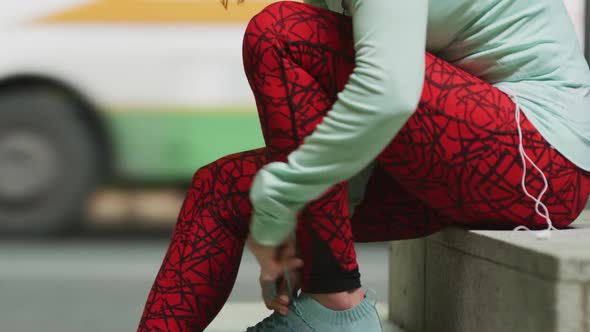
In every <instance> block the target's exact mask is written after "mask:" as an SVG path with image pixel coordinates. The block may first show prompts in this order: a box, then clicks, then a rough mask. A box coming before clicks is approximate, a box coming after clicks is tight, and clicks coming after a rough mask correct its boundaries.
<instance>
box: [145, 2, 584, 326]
mask: <svg viewBox="0 0 590 332" xmlns="http://www.w3.org/2000/svg"><path fill="white" fill-rule="evenodd" d="M244 66H245V70H246V74H247V76H248V80H249V81H250V85H251V87H252V90H253V92H254V95H255V97H256V102H257V106H258V111H259V113H260V122H261V125H262V130H263V134H264V138H265V143H266V148H261V149H256V150H251V151H245V152H241V153H236V154H232V155H229V156H226V157H224V158H221V159H219V160H217V161H215V162H213V163H211V164H209V165H207V166H205V167H202V168H201V169H199V170H198V171H197V172H196V174H195V175H194V177H193V179H192V185H191V188H190V189H189V191H188V194H187V196H186V199H185V201H184V204H183V206H182V209H181V211H180V215H179V217H178V221H177V224H176V226H175V229H174V233H173V236H172V240H171V243H170V247H169V249H168V252H167V254H166V257H165V259H164V262H163V264H162V266H161V269H160V272H159V273H158V275H157V278H156V280H155V282H154V285H153V287H152V290H151V293H150V294H149V297H148V300H147V304H146V307H145V311H144V315H143V317H142V320H141V323H140V326H139V331H202V330H203V329H204V328H205V327H206V326H207V325H208V324H209V323H210V322H211V320H213V318H214V317H215V315H216V314H217V313H218V312H219V310H220V309H221V307H222V306H223V304H224V303H225V301H226V299H227V297H228V296H229V293H230V291H231V289H232V287H233V284H234V281H235V278H236V275H237V272H238V268H239V265H240V259H241V256H242V251H243V248H244V242H245V239H246V237H247V234H248V226H249V221H250V216H251V212H252V206H251V204H250V201H249V198H248V193H249V189H250V184H251V182H252V179H253V177H254V175H255V174H256V172H257V170H258V169H259V168H260V167H262V166H263V165H265V164H266V163H268V162H271V161H285V160H286V157H287V155H288V154H289V153H290V152H291V151H293V150H294V149H296V148H297V146H299V144H301V143H302V139H303V138H304V137H305V136H307V135H309V134H310V133H312V132H313V130H314V128H315V127H316V126H317V125H318V123H320V122H321V121H322V118H323V116H324V115H325V114H326V112H327V111H328V110H330V107H331V105H332V104H333V102H334V101H335V99H336V95H337V93H338V92H339V91H340V90H342V88H343V86H344V85H345V84H346V82H347V79H348V77H349V75H350V73H351V71H352V69H353V66H354V50H353V44H352V27H351V20H350V19H349V18H347V17H344V16H342V15H339V14H336V13H331V12H328V11H326V10H322V9H319V8H315V7H312V6H308V5H304V4H301V3H294V2H279V3H277V4H273V5H271V6H269V7H268V8H266V9H265V10H264V11H263V12H261V13H260V14H259V15H257V16H256V17H255V18H254V19H253V20H252V21H251V22H250V24H249V25H248V28H247V31H246V34H245V38H244ZM514 109H515V105H514V104H513V102H512V101H511V99H510V98H509V97H508V96H506V95H505V94H503V93H502V92H500V91H499V90H497V89H496V88H494V87H493V86H491V85H490V84H488V83H486V82H483V81H481V80H480V79H478V78H476V77H474V76H472V75H470V74H468V73H466V72H464V71H462V70H460V69H458V68H456V67H453V66H452V65H450V64H449V63H447V62H445V61H443V60H441V59H439V58H437V57H435V56H433V55H431V54H426V76H425V82H424V89H423V93H422V98H421V100H420V103H419V106H418V109H417V110H416V112H415V114H414V115H413V116H412V117H411V118H410V119H409V121H408V122H407V124H406V125H405V127H404V128H403V129H402V130H401V132H399V133H398V134H397V136H395V138H393V139H392V141H391V144H390V145H389V146H388V147H387V148H386V149H384V150H383V152H382V153H381V154H380V155H379V156H378V157H377V166H376V167H375V168H374V170H373V172H372V174H371V177H370V180H369V182H368V185H367V186H366V194H365V196H364V199H363V201H362V202H361V204H360V205H359V206H358V207H357V208H356V209H355V211H354V214H353V215H352V216H351V215H349V211H348V206H347V191H346V183H345V182H343V183H340V184H338V185H336V186H334V187H333V188H332V189H331V190H329V191H328V192H327V193H326V194H325V195H323V196H322V197H321V198H320V199H318V200H316V201H314V202H312V203H310V204H309V205H308V206H307V207H306V208H305V209H304V210H303V211H302V213H300V215H299V225H298V228H297V239H298V246H299V248H300V251H301V255H302V257H303V259H304V261H305V268H304V271H303V274H302V275H303V289H304V290H305V291H308V292H332V291H338V290H344V289H352V288H355V287H358V286H360V282H359V273H358V266H357V263H356V254H355V251H354V246H353V242H355V241H358V242H367V241H390V240H398V239H408V238H416V237H422V236H426V235H429V234H431V233H434V232H436V231H439V230H440V229H442V228H443V227H445V226H447V225H450V224H455V225H467V226H469V227H477V228H504V229H510V228H513V227H516V226H518V225H526V226H529V227H532V228H540V227H544V225H545V221H544V219H543V218H541V217H539V216H537V215H536V214H535V212H534V203H533V201H532V200H531V199H529V198H527V197H526V196H525V195H524V193H523V191H522V189H521V186H520V181H521V177H522V174H523V169H522V166H521V161H520V155H519V152H518V141H517V138H518V137H517V127H516V122H515V114H514ZM520 125H521V127H522V130H523V135H524V147H525V150H526V152H527V153H528V155H529V156H531V158H532V159H533V160H534V161H535V163H536V164H537V165H538V166H539V167H540V168H541V169H542V170H543V172H544V174H545V176H546V177H547V179H548V180H549V189H548V191H547V193H546V194H545V196H544V199H543V202H544V203H545V204H546V205H547V207H548V209H549V212H550V213H551V218H552V220H553V222H554V224H555V225H556V226H557V227H566V226H568V225H569V224H570V223H571V222H572V221H573V220H574V219H575V218H576V217H577V216H578V215H579V214H580V213H581V211H582V209H583V207H584V205H585V202H586V200H587V198H588V194H589V191H590V176H589V174H588V172H584V171H582V170H581V169H579V168H577V167H576V166H575V165H573V164H572V163H571V162H570V161H568V160H567V159H565V158H564V157H563V156H562V155H561V154H560V153H559V152H558V151H556V150H554V149H553V148H552V147H551V146H550V145H549V144H548V143H547V142H546V141H545V140H544V139H543V137H541V135H540V134H539V133H538V132H537V131H536V130H535V128H533V126H532V125H531V124H530V122H529V121H528V120H527V119H526V118H525V117H524V116H522V117H521V121H520ZM351 153H354V151H351ZM529 169H532V168H530V167H529ZM526 185H527V188H528V189H529V191H532V192H534V193H538V192H539V191H540V190H541V189H542V188H543V181H542V178H541V176H540V175H539V174H538V173H537V172H534V171H530V172H529V173H528V175H527V178H526Z"/></svg>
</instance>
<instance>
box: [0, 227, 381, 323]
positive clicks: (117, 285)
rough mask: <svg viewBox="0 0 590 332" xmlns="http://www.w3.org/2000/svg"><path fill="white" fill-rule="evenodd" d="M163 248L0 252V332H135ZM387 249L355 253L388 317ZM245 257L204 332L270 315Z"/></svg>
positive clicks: (36, 247) (134, 245)
mask: <svg viewBox="0 0 590 332" xmlns="http://www.w3.org/2000/svg"><path fill="white" fill-rule="evenodd" d="M166 245H167V241H164V240H155V241H148V240H137V239H131V240H126V239H118V240H116V241H113V240H105V239H94V238H78V239H70V240H62V241H31V240H28V241H16V240H15V241H7V240H6V239H4V240H3V241H2V243H1V244H0V331H7V332H31V331H50V332H53V331H55V332H80V331H85V332H111V331H112V332H121V331H134V330H135V329H136V326H137V322H138V320H139V317H140V314H141V311H142V309H143V304H144V301H145V299H146V297H147V293H148V290H149V287H150V286H151V283H152V281H153V278H154V276H155V274H156V272H157V269H158V268H159V265H160V262H161V259H162V257H163V255H164V252H165V250H166ZM387 250H388V247H387V245H385V244H376V245H360V246H359V250H358V251H359V261H360V264H361V269H362V270H361V272H362V273H363V280H364V283H365V286H366V287H370V288H373V289H375V290H376V292H377V300H378V301H379V303H380V311H381V312H382V313H383V314H386V312H387V307H386V306H387V302H386V299H387V291H388V290H387V283H388V282H387V280H388V268H387V264H388V253H387ZM257 280H258V267H257V265H256V264H255V261H254V258H253V257H252V256H251V255H250V254H249V253H248V254H246V255H245V256H244V258H243V263H242V266H241V270H240V273H239V275H238V280H237V282H236V286H235V288H234V291H233V293H232V295H231V297H230V302H229V305H228V306H227V307H226V308H224V310H223V311H222V313H221V314H220V315H219V316H218V318H217V319H216V321H215V322H214V323H213V325H212V326H211V328H210V329H208V331H212V332H226V331H227V332H234V331H235V332H238V331H243V330H245V328H246V326H248V325H254V324H255V323H256V322H258V321H259V320H260V319H262V318H263V317H265V316H266V315H268V314H269V312H268V311H267V310H266V309H265V308H264V307H263V305H262V304H261V302H260V301H259V286H258V282H257Z"/></svg>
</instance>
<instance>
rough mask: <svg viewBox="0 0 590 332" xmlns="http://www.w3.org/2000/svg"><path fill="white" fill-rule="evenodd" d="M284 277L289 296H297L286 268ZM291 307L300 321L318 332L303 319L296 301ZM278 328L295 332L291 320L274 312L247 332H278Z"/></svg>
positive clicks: (315, 331)
mask: <svg viewBox="0 0 590 332" xmlns="http://www.w3.org/2000/svg"><path fill="white" fill-rule="evenodd" d="M284 276H285V279H286V282H287V292H288V294H289V295H287V296H290V295H291V294H295V293H293V286H292V285H291V278H289V270H288V269H287V268H286V267H285V268H284ZM290 307H291V308H292V311H293V312H294V313H295V315H296V316H297V317H298V318H299V319H301V321H303V322H304V323H305V325H307V326H308V327H309V329H310V330H311V331H313V332H318V331H317V330H316V329H315V328H314V327H313V326H312V325H311V323H310V322H309V321H307V320H306V319H305V317H303V314H302V312H301V310H300V309H299V307H298V306H297V302H296V301H293V302H292V304H291V306H290ZM277 327H286V328H287V329H289V330H290V331H294V329H293V327H292V326H291V325H290V324H289V320H288V319H287V316H283V315H281V314H279V313H277V312H274V313H273V314H272V315H270V316H268V317H266V318H265V319H263V320H262V321H261V322H259V323H258V324H256V325H254V326H252V327H248V328H247V329H246V332H272V331H276V328H277Z"/></svg>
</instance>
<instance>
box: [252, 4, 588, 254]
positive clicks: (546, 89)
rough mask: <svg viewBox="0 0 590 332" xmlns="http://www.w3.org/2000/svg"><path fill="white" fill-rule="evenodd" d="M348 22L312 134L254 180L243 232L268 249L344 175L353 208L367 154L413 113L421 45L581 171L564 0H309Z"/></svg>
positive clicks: (584, 100)
mask: <svg viewBox="0 0 590 332" xmlns="http://www.w3.org/2000/svg"><path fill="white" fill-rule="evenodd" d="M305 2H307V3H310V4H313V5H317V6H320V7H323V8H327V9H330V10H333V11H336V12H339V13H343V12H345V11H344V9H343V8H342V6H341V5H342V3H344V5H345V7H347V8H346V13H348V14H350V15H351V16H352V17H353V38H354V42H355V44H354V45H355V50H356V59H355V63H356V66H355V68H354V70H353V72H352V74H351V76H350V79H349V82H348V83H347V84H346V86H345V87H344V90H343V91H342V92H340V93H339V94H338V99H337V101H336V102H335V103H334V105H333V107H332V109H331V110H330V111H329V112H328V114H327V115H326V116H325V118H324V120H323V122H322V123H321V124H320V125H319V126H318V127H317V129H316V130H315V131H314V133H313V134H311V135H309V136H308V137H306V138H305V140H304V143H303V144H302V145H301V146H300V147H299V148H298V149H297V150H295V151H294V152H292V153H291V154H290V155H289V157H288V162H287V163H283V162H273V163H270V164H268V165H266V166H265V167H264V168H262V169H261V170H260V171H259V172H258V174H257V175H256V178H255V180H254V183H253V185H252V189H251V192H250V198H251V200H252V204H253V206H254V212H253V217H252V227H251V231H252V236H253V237H254V239H255V240H256V241H257V242H259V243H261V244H264V245H277V244H279V243H281V242H282V241H283V240H284V239H285V238H286V236H287V235H288V234H289V233H290V232H291V231H292V230H293V229H294V227H295V224H296V216H297V213H298V212H299V211H300V210H301V209H302V208H303V207H304V206H305V205H306V204H307V203H308V202H310V201H311V200H313V199H316V198H318V197H319V196H321V195H322V194H323V193H324V192H325V191H326V190H328V189H329V188H330V187H332V186H333V185H335V184H337V183H338V182H341V181H344V180H350V183H349V185H348V190H349V195H350V197H351V199H350V202H349V204H350V205H351V210H352V209H353V208H354V206H355V205H356V204H358V202H359V201H360V200H361V199H362V195H363V190H364V186H365V185H366V181H367V179H368V175H369V173H370V170H371V167H372V165H373V164H374V163H373V160H374V159H375V158H376V157H377V155H378V154H379V152H380V151H382V150H383V149H384V148H385V147H386V146H387V144H388V143H389V142H390V141H391V140H392V138H393V137H394V135H395V134H396V133H397V132H398V131H399V130H400V129H401V128H402V127H403V125H404V124H405V122H406V121H407V119H408V118H409V117H410V116H411V115H412V114H413V112H414V110H415V109H416V106H417V104H418V102H419V99H420V95H421V91H422V85H423V80H424V52H425V51H429V52H431V53H433V54H435V55H436V56H438V57H440V58H442V59H445V60H446V61H448V62H450V63H451V64H453V65H455V66H457V67H459V68H462V69H464V70H466V71H467V72H469V73H471V74H473V75H475V76H478V77H480V78H482V79H483V80H485V81H487V82H489V83H491V84H493V85H494V86H496V87H498V88H499V89H501V90H503V91H505V92H507V93H508V92H509V93H510V94H513V95H516V96H517V97H518V100H519V105H520V107H521V109H522V111H523V112H524V113H525V115H526V116H527V118H528V119H529V120H530V121H531V123H532V124H533V125H534V126H535V127H536V128H537V129H538V130H539V132H540V133H541V135H543V137H544V138H545V139H546V140H547V141H548V142H549V143H550V144H551V145H552V146H553V147H554V148H556V149H557V150H558V151H559V152H561V153H562V154H563V155H564V156H565V157H566V158H568V159H570V160H571V161H572V162H574V163H575V164H577V165H578V166H579V167H581V168H583V169H585V170H590V71H589V69H588V65H587V63H586V61H585V59H584V57H583V55H582V51H581V49H580V47H579V44H578V41H577V39H576V35H575V32H574V28H573V25H572V23H571V21H570V19H569V16H568V14H567V11H566V9H565V6H564V5H563V3H562V1H561V0H432V1H427V0H411V1H401V0H345V1H344V2H343V1H341V0H306V1H305Z"/></svg>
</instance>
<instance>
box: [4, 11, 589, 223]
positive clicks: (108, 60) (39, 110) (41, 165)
mask: <svg viewBox="0 0 590 332" xmlns="http://www.w3.org/2000/svg"><path fill="white" fill-rule="evenodd" d="M391 1H394V0H391ZM565 1H566V4H567V5H568V10H569V11H570V13H571V14H572V16H573V19H574V22H575V24H576V27H577V32H578V34H579V36H580V40H581V41H582V40H584V38H585V37H584V31H585V17H586V15H585V13H586V8H585V0H565ZM235 2H237V1H235V0H230V8H229V9H228V10H225V9H224V8H223V7H222V6H221V5H220V3H219V1H218V0H26V1H22V0H2V1H1V2H0V45H1V49H2V52H1V53H0V233H7V232H8V233H12V232H19V233H30V234H45V233H52V232H56V231H60V230H64V229H67V228H68V227H71V226H73V225H74V223H75V222H77V221H79V220H80V218H77V217H78V216H79V214H80V212H81V210H82V209H83V208H84V205H85V202H86V200H87V198H88V197H89V195H91V194H92V193H93V191H94V190H95V189H96V187H97V186H98V185H99V184H100V183H102V182H103V181H110V182H114V183H118V184H120V183H133V184H135V185H137V184H140V185H144V186H148V185H161V184H165V185H169V184H176V183H180V184H183V185H186V183H187V181H188V179H190V176H191V175H192V174H193V172H194V171H195V170H196V169H197V168H198V167H200V166H202V165H204V164H206V163H209V162H211V161H213V160H215V159H217V158H218V157H220V156H223V155H226V154H229V153H233V152H237V151H243V150H247V149H252V148H257V147H261V146H263V145H264V143H263V139H262V136H261V133H260V125H259V122H258V118H257V114H256V110H255V108H254V100H253V97H252V93H251V92H250V89H249V87H248V84H247V81H246V79H245V75H244V74H243V69H242V61H241V40H242V35H243V30H244V28H245V25H246V23H247V22H248V20H249V19H250V17H252V16H253V15H254V14H255V13H257V12H258V11H260V10H261V9H262V8H263V7H264V6H266V5H267V4H269V3H270V2H273V1H271V0H248V1H246V2H245V3H244V4H242V5H239V6H237V5H236V4H235Z"/></svg>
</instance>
